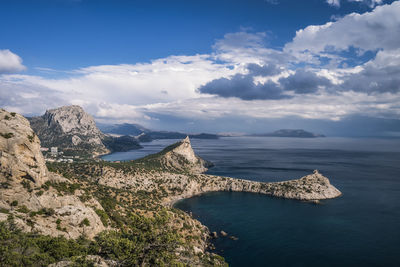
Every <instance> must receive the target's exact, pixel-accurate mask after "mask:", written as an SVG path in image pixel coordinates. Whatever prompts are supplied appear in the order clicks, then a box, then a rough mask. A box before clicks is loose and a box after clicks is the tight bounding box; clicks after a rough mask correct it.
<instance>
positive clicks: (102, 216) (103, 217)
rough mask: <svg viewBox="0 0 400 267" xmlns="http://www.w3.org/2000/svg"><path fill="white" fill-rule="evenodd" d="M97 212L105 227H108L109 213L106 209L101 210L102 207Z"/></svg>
mask: <svg viewBox="0 0 400 267" xmlns="http://www.w3.org/2000/svg"><path fill="white" fill-rule="evenodd" d="M96 213H97V215H98V216H99V217H100V220H101V222H102V223H103V225H104V226H105V227H107V226H108V219H109V217H108V215H107V213H106V212H105V211H104V210H100V209H96Z"/></svg>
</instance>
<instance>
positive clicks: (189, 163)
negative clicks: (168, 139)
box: [138, 136, 212, 173]
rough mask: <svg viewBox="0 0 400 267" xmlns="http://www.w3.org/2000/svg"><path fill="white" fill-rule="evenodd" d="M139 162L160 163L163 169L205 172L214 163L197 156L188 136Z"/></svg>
mask: <svg viewBox="0 0 400 267" xmlns="http://www.w3.org/2000/svg"><path fill="white" fill-rule="evenodd" d="M138 162H141V163H143V164H153V165H155V166H156V165H157V164H158V165H160V167H161V169H163V170H171V171H184V172H188V173H203V172H205V171H207V169H208V167H210V166H212V164H211V163H210V162H208V161H206V160H204V159H202V158H200V157H199V156H197V155H196V154H195V153H194V151H193V148H192V146H191V143H190V139H189V137H188V136H187V137H186V138H184V139H182V140H181V141H179V142H177V143H175V144H173V145H170V146H168V147H166V148H165V149H163V150H162V151H161V152H159V153H157V154H154V155H149V156H147V157H145V158H143V159H141V160H139V161H138Z"/></svg>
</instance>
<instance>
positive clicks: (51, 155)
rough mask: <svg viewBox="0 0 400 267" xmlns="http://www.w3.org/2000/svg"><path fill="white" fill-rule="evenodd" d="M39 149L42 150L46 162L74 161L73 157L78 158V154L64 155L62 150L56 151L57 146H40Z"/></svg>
mask: <svg viewBox="0 0 400 267" xmlns="http://www.w3.org/2000/svg"><path fill="white" fill-rule="evenodd" d="M40 151H42V153H43V155H44V156H45V160H46V161H48V162H68V163H72V162H74V159H79V156H65V155H64V152H62V151H58V147H54V146H53V147H50V149H49V148H48V147H41V148H40Z"/></svg>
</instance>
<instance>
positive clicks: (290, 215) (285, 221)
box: [108, 137, 400, 266]
mask: <svg viewBox="0 0 400 267" xmlns="http://www.w3.org/2000/svg"><path fill="white" fill-rule="evenodd" d="M175 141H176V140H162V141H156V142H152V143H150V144H148V146H147V145H146V147H145V148H144V149H143V151H151V153H153V152H157V151H159V150H161V149H162V148H163V147H164V146H166V145H168V144H171V143H173V142H175ZM192 145H193V147H194V149H195V151H196V152H197V153H198V154H199V155H200V156H202V157H203V158H205V159H207V160H210V161H212V162H214V164H215V167H213V168H212V169H210V170H209V173H210V174H215V175H225V176H231V177H240V178H246V179H251V180H258V181H279V180H284V179H294V178H299V177H301V176H304V175H306V174H309V173H311V172H312V170H314V169H318V170H320V172H321V173H322V174H324V175H325V176H327V177H329V178H330V181H331V183H332V184H333V185H335V186H336V187H337V188H338V189H339V190H341V191H342V193H343V196H342V197H340V198H336V199H331V200H325V201H323V202H322V204H321V205H314V204H310V203H304V202H300V201H295V200H285V199H278V198H272V197H268V196H265V195H258V194H250V193H232V192H231V193H229V192H221V193H209V194H204V195H202V196H198V197H193V198H191V199H186V200H183V201H180V202H178V203H177V204H176V207H177V208H180V209H182V210H185V211H191V212H192V213H193V216H194V217H195V218H197V219H198V220H200V221H201V222H202V223H203V224H205V225H207V226H208V227H209V228H210V230H211V231H217V232H219V231H220V230H224V231H225V232H227V233H228V234H230V235H234V236H236V237H238V238H239V240H237V241H234V240H231V239H229V238H223V237H221V238H218V239H215V240H214V241H213V242H214V244H215V246H216V250H215V252H216V253H218V254H220V255H222V256H224V257H225V259H226V260H227V262H228V263H229V264H230V266H400V140H398V139H397V140H396V139H392V140H389V139H352V138H318V139H299V138H271V137H237V138H236V137H235V138H222V139H219V140H192ZM143 151H142V152H139V151H132V152H127V153H131V154H129V156H128V154H126V153H125V154H121V155H116V154H115V155H109V157H110V158H108V159H109V160H121V159H124V160H127V159H134V158H138V157H141V156H143V153H144V152H143ZM132 153H133V154H134V155H133V154H132ZM144 154H145V153H144ZM139 155H140V156H139ZM117 156H118V157H117ZM121 156H124V158H123V157H121Z"/></svg>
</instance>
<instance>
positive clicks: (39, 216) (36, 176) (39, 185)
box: [0, 109, 105, 238]
mask: <svg viewBox="0 0 400 267" xmlns="http://www.w3.org/2000/svg"><path fill="white" fill-rule="evenodd" d="M0 164H1V165H0V210H1V211H0V221H4V220H11V219H12V221H13V223H14V224H16V225H17V226H18V227H19V228H21V229H23V230H24V231H29V232H38V233H42V234H46V235H51V236H59V235H62V236H66V237H69V238H77V237H79V236H80V235H82V234H85V235H87V236H88V237H90V238H92V237H94V236H95V235H96V234H97V233H99V232H100V231H102V230H104V229H105V228H104V226H103V224H102V222H101V220H100V218H99V217H98V215H97V214H96V212H95V211H94V210H93V209H92V208H91V207H89V206H87V205H85V204H84V203H83V202H82V201H80V199H79V197H78V196H75V195H60V194H59V193H58V192H57V191H56V190H55V189H54V188H53V187H51V186H50V185H51V184H53V185H55V184H60V183H61V184H63V185H65V184H67V183H68V181H67V180H66V179H65V178H62V177H60V176H58V175H56V174H54V173H50V172H49V171H48V170H47V167H46V165H45V162H44V159H43V155H42V153H41V152H40V141H39V139H38V137H37V136H36V135H35V133H34V131H33V130H32V129H31V127H30V125H29V122H28V120H27V119H25V118H24V117H23V116H21V115H19V114H16V113H9V112H7V111H5V110H3V109H1V110H0ZM92 204H93V205H94V206H99V208H101V206H100V205H99V204H98V203H97V202H96V201H95V200H93V202H92ZM82 221H85V222H86V223H84V224H82Z"/></svg>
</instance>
